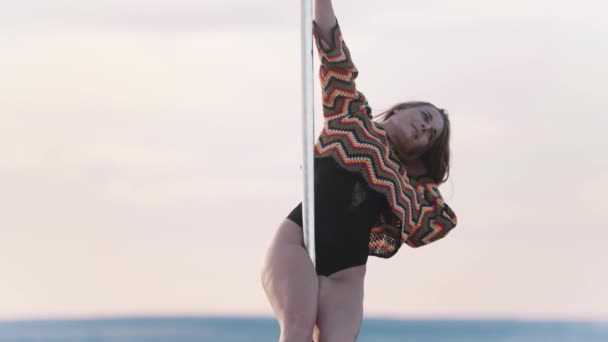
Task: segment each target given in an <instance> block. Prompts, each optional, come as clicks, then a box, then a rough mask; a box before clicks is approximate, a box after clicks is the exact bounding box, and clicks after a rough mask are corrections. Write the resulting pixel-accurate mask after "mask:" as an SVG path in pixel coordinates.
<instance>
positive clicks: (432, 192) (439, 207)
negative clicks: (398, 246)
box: [405, 177, 458, 247]
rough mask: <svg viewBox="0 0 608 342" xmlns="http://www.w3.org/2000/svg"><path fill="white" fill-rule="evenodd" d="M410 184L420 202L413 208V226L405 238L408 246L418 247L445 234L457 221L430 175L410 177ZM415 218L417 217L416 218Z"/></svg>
mask: <svg viewBox="0 0 608 342" xmlns="http://www.w3.org/2000/svg"><path fill="white" fill-rule="evenodd" d="M410 184H411V186H412V187H413V188H414V189H415V190H416V193H417V196H416V197H417V199H418V201H419V202H420V206H419V207H418V209H419V210H415V214H418V215H416V216H417V217H414V222H416V224H415V226H414V227H412V230H411V231H410V234H409V236H408V237H407V239H406V240H405V243H407V244H408V245H409V246H410V247H420V246H424V245H426V244H429V243H431V242H433V241H437V240H439V239H441V238H443V237H444V236H446V235H447V234H448V233H449V232H450V231H451V230H452V229H453V228H454V227H455V226H456V224H457V223H458V219H457V217H456V214H455V213H454V211H453V210H452V208H450V206H448V205H447V203H445V202H444V201H443V197H442V196H441V192H439V188H438V185H437V183H435V182H434V180H433V179H432V178H430V177H411V178H410ZM416 218H417V219H416Z"/></svg>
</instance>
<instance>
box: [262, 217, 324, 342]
mask: <svg viewBox="0 0 608 342" xmlns="http://www.w3.org/2000/svg"><path fill="white" fill-rule="evenodd" d="M302 234H303V233H302V228H301V227H300V226H298V225H297V224H296V223H294V222H293V221H291V220H290V219H287V218H286V219H285V220H284V221H283V222H282V223H281V225H280V226H279V229H278V230H277V232H276V234H275V236H274V238H273V240H272V242H271V244H270V247H269V249H268V251H267V253H266V258H265V260H264V266H263V268H262V275H261V276H262V285H263V286H264V291H265V292H266V296H267V297H268V300H269V301H270V304H271V306H272V309H273V311H274V313H275V315H276V317H277V320H278V321H279V325H280V327H281V338H280V341H281V342H310V341H311V340H312V336H313V328H314V326H315V321H316V316H317V298H318V290H319V280H318V277H317V272H316V270H315V268H314V265H313V263H312V261H311V260H310V257H309V256H308V252H307V251H306V248H305V247H304V238H303V235H302Z"/></svg>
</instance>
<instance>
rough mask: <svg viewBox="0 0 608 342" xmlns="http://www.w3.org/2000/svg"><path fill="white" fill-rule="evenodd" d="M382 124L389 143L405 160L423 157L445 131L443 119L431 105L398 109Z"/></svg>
mask: <svg viewBox="0 0 608 342" xmlns="http://www.w3.org/2000/svg"><path fill="white" fill-rule="evenodd" d="M394 112H395V113H394V114H392V115H391V116H390V117H389V118H388V119H386V120H384V121H383V122H382V127H383V128H384V130H385V132H386V134H387V136H388V139H389V142H390V144H391V145H392V147H393V148H394V149H396V152H397V154H399V157H400V158H401V159H403V160H410V159H415V158H418V157H419V156H421V155H422V154H423V153H424V152H425V151H426V150H427V149H428V148H429V147H430V146H431V145H432V144H433V143H434V142H435V140H437V138H438V137H439V135H440V134H441V132H442V131H443V117H442V116H441V113H439V111H438V110H437V109H436V108H435V107H433V106H430V105H420V106H416V107H411V108H404V109H397V110H395V111H394Z"/></svg>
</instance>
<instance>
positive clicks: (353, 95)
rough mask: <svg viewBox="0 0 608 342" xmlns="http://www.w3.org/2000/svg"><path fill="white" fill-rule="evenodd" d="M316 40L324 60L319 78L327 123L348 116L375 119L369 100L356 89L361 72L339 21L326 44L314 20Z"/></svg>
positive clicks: (320, 57)
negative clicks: (353, 58) (355, 63)
mask: <svg viewBox="0 0 608 342" xmlns="http://www.w3.org/2000/svg"><path fill="white" fill-rule="evenodd" d="M313 37H314V38H315V42H316V47H317V51H318V53H319V59H320V60H321V67H320V71H319V76H320V79H321V87H322V88H323V116H324V117H325V119H332V118H336V117H340V116H343V115H347V114H348V115H354V116H359V117H360V118H364V119H371V118H372V116H371V108H370V107H369V105H368V102H367V100H366V98H365V96H364V95H363V94H362V93H361V92H359V91H357V88H356V87H355V79H356V78H357V75H358V74H359V71H358V70H357V67H356V66H355V65H354V64H353V61H352V60H351V56H350V51H349V49H348V47H347V46H346V43H345V42H344V40H343V38H342V32H341V31H340V25H339V23H338V21H337V20H336V24H335V26H334V27H333V28H332V29H331V32H330V37H331V38H330V40H326V38H325V37H324V36H323V34H321V30H320V28H319V26H318V24H317V23H316V21H314V20H313Z"/></svg>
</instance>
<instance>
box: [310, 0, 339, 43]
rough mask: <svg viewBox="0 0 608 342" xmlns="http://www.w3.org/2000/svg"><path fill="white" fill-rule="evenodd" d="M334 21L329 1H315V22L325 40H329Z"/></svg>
mask: <svg viewBox="0 0 608 342" xmlns="http://www.w3.org/2000/svg"><path fill="white" fill-rule="evenodd" d="M336 21H337V20H336V15H335V14H334V8H333V6H332V4H331V0H315V22H316V23H317V25H318V26H319V29H320V32H321V34H322V35H323V38H324V39H325V40H331V29H332V28H333V27H334V26H335V25H336Z"/></svg>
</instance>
